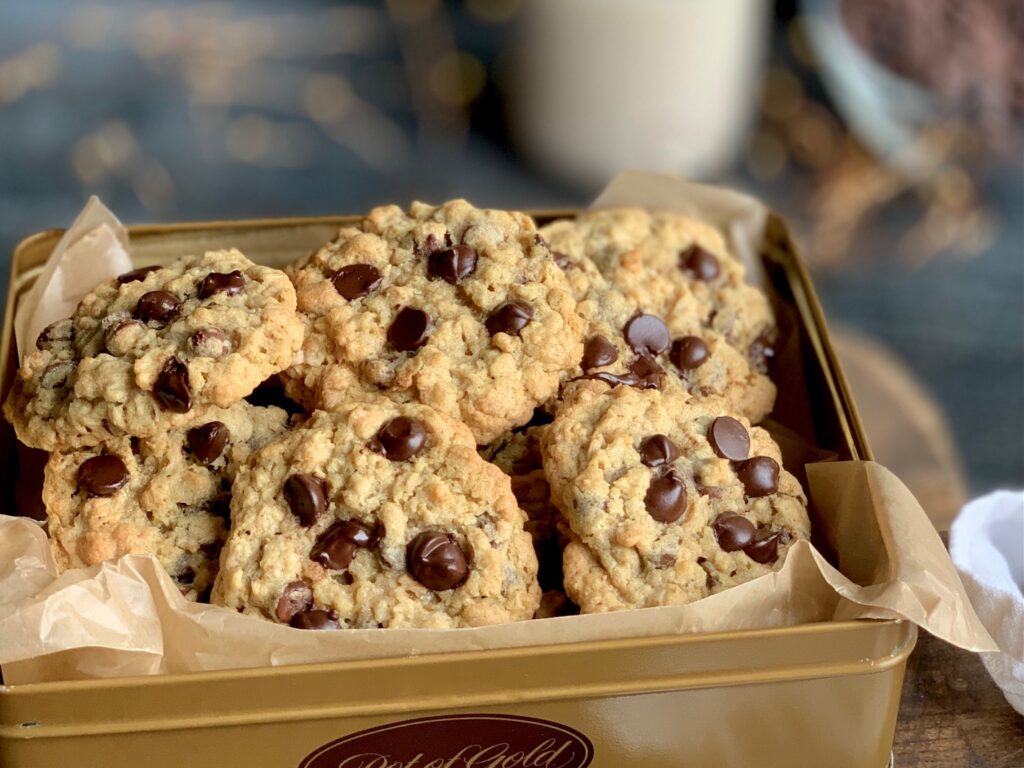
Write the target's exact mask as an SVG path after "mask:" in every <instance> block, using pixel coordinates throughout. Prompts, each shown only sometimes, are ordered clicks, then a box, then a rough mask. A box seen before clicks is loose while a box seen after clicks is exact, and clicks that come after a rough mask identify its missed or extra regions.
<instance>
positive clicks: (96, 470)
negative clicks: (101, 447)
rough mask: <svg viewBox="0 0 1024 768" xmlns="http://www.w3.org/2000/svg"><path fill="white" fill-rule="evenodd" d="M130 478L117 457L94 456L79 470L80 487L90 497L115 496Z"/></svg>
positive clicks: (126, 469)
mask: <svg viewBox="0 0 1024 768" xmlns="http://www.w3.org/2000/svg"><path fill="white" fill-rule="evenodd" d="M130 477H131V476H130V475H129V474H128V467H126V466H125V465H124V462H123V461H121V459H120V458H118V457H117V456H109V455H103V456H93V457H92V458H91V459H86V460H85V461H83V462H82V464H81V466H79V468H78V487H79V488H80V489H81V490H83V491H85V492H86V493H88V494H89V495H90V496H113V495H114V494H115V493H117V491H118V490H119V489H120V488H123V487H124V485H125V483H127V482H128V479H129V478H130Z"/></svg>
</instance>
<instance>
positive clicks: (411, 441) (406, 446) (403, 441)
mask: <svg viewBox="0 0 1024 768" xmlns="http://www.w3.org/2000/svg"><path fill="white" fill-rule="evenodd" d="M426 442H427V430H426V428H425V427H424V426H423V422H421V421H419V420H417V419H411V418H409V417H408V416H396V417H395V418H393V419H392V420H391V421H389V422H388V423H387V424H385V425H384V426H383V427H382V428H381V430H380V432H378V433H377V437H376V439H375V441H374V443H373V444H371V446H370V449H371V450H373V451H376V452H377V453H383V454H384V455H385V456H387V457H388V458H389V459H391V460H392V461H405V460H406V459H411V458H412V457H413V456H415V455H416V454H417V453H419V452H420V451H422V450H423V446H424V445H425V444H426Z"/></svg>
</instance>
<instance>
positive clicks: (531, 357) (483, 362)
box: [284, 200, 583, 445]
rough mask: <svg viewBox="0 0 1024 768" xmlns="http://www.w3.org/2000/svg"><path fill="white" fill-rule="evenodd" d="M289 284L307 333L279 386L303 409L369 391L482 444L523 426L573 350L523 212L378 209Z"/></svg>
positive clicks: (558, 295)
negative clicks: (418, 407) (449, 422)
mask: <svg viewBox="0 0 1024 768" xmlns="http://www.w3.org/2000/svg"><path fill="white" fill-rule="evenodd" d="M290 274H291V276H292V279H293V281H294V283H295V286H296V290H297V293H298V302H299V311H300V312H301V313H302V315H303V316H304V318H305V320H306V322H307V324H308V328H309V330H308V333H307V335H306V340H305V344H304V345H303V348H302V352H301V353H300V355H299V356H298V358H297V360H296V364H295V365H294V366H293V367H292V368H291V369H289V371H288V372H287V373H286V374H285V377H284V379H285V385H286V387H287V391H288V394H289V396H291V397H293V398H295V399H297V400H298V401H299V402H302V403H303V404H304V405H305V406H306V407H307V408H308V409H314V408H322V409H325V410H334V409H336V408H338V407H341V406H344V405H345V404H346V403H347V402H350V401H351V400H352V399H353V397H364V396H365V395H366V394H367V393H369V394H376V393H382V394H384V395H386V396H388V397H389V398H391V399H394V400H396V401H416V402H421V403H424V404H426V405H429V406H431V407H433V408H436V409H437V410H439V411H441V412H442V413H445V414H447V415H449V416H452V417H454V418H458V419H460V420H461V421H463V422H464V423H465V424H467V425H468V426H469V428H470V429H471V430H472V432H473V436H474V437H475V439H476V441H477V442H478V443H479V444H481V445H486V444H487V443H489V442H491V441H492V440H494V439H495V438H496V437H498V435H500V434H501V433H502V432H504V431H506V430H508V429H511V428H512V427H514V426H515V425H517V424H522V423H523V422H525V421H527V420H529V418H530V414H531V413H532V412H533V409H534V407H535V406H537V405H538V404H540V403H542V402H544V401H545V400H547V399H548V398H549V397H551V396H552V395H553V394H554V393H555V392H556V391H557V389H558V384H559V379H560V377H561V375H562V373H563V372H564V371H566V370H567V369H569V368H570V367H571V366H572V365H574V364H575V363H576V362H577V361H578V360H579V357H580V354H581V353H582V346H581V342H580V339H581V336H582V332H583V321H582V319H581V318H580V317H579V316H578V315H577V314H576V310H575V302H574V301H573V299H572V296H570V295H569V290H568V285H567V283H566V280H565V276H564V275H563V274H562V272H561V270H560V269H559V268H558V266H557V265H556V264H555V262H554V260H553V259H552V257H551V253H550V251H549V249H548V248H547V247H546V245H545V244H544V243H543V241H542V240H540V239H538V237H537V231H536V229H535V227H534V224H533V221H532V220H531V219H530V218H529V217H528V216H526V215H525V214H521V213H513V212H505V211H491V210H480V209H477V208H474V207H472V206H471V205H470V204H469V203H467V202H465V201H462V200H456V201H453V202H449V203H445V204H444V205H442V206H440V207H432V206H428V205H424V204H420V203H416V204H413V206H412V208H411V210H410V212H409V213H408V214H406V213H403V212H402V211H401V210H400V209H399V208H397V207H396V206H386V207H382V208H377V209H375V210H373V211H372V212H370V214H369V215H368V216H367V217H366V219H364V220H363V221H362V222H361V223H360V224H359V225H357V226H350V227H345V228H344V229H342V230H341V231H340V232H339V234H338V237H337V239H336V240H334V241H333V242H332V243H330V244H328V245H327V246H325V247H324V248H322V249H321V250H320V251H318V252H316V253H314V254H312V255H311V256H310V257H307V258H306V259H304V260H302V261H300V262H299V263H298V264H297V265H295V266H294V267H293V268H292V269H291V271H290Z"/></svg>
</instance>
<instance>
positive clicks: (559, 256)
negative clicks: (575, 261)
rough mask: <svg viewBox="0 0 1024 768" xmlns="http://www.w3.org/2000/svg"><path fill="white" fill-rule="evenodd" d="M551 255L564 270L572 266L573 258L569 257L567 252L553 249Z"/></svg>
mask: <svg viewBox="0 0 1024 768" xmlns="http://www.w3.org/2000/svg"><path fill="white" fill-rule="evenodd" d="M551 257H552V258H553V259H554V260H555V265H556V266H557V267H558V268H559V269H560V270H562V271H563V272H564V271H565V270H567V269H569V268H570V267H571V266H572V259H570V258H569V254H567V253H562V252H561V251H552V252H551Z"/></svg>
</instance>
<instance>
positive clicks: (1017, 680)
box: [949, 491, 1024, 715]
mask: <svg viewBox="0 0 1024 768" xmlns="http://www.w3.org/2000/svg"><path fill="white" fill-rule="evenodd" d="M949 553H950V555H951V556H952V558H953V562H954V563H955V564H956V567H957V570H958V571H960V578H961V579H962V580H963V583H964V588H965V589H966V590H967V594H968V596H969V597H970V598H971V603H972V604H973V605H974V610H975V611H977V613H978V617H979V618H980V619H981V621H982V623H983V624H984V625H985V628H986V629H988V631H989V634H991V635H992V638H993V639H994V640H995V641H996V642H997V643H998V644H999V648H1000V649H1001V652H1000V653H983V654H981V659H982V661H983V662H984V664H985V668H986V669H987V670H988V672H989V674H990V675H992V679H993V680H995V681H996V684H997V685H998V686H999V687H1000V688H1001V689H1002V691H1003V695H1004V696H1006V700H1007V701H1008V702H1010V705H1011V706H1012V707H1013V708H1014V709H1016V710H1017V711H1018V712H1020V713H1021V714H1022V715H1024V491H996V492H995V493H991V494H989V495H988V496H984V497H982V498H980V499H977V500H976V501H972V502H971V503H970V504H968V505H967V506H966V507H964V508H963V509H962V510H961V511H960V514H959V515H958V516H957V518H956V520H954V521H953V527H952V528H951V529H950V531H949Z"/></svg>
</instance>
